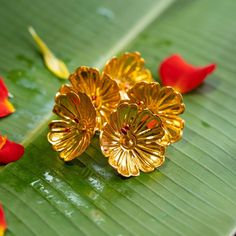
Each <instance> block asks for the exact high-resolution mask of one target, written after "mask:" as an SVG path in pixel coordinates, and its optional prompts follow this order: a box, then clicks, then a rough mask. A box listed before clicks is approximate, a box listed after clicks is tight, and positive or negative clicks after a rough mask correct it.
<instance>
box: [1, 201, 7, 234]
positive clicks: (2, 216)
mask: <svg viewBox="0 0 236 236" xmlns="http://www.w3.org/2000/svg"><path fill="white" fill-rule="evenodd" d="M6 228H7V222H6V219H5V215H4V211H3V207H2V205H1V204H0V236H3V235H4V232H5V230H6Z"/></svg>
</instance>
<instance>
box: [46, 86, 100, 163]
mask: <svg viewBox="0 0 236 236" xmlns="http://www.w3.org/2000/svg"><path fill="white" fill-rule="evenodd" d="M55 103H56V104H55V106H54V109H53V112H54V113H55V114H57V115H58V116H59V117H61V120H53V121H52V122H51V123H50V124H49V129H50V132H49V133H48V141H49V142H50V143H51V144H52V147H53V149H54V150H56V151H58V152H59V153H60V157H61V158H62V159H64V160H65V161H70V160H72V159H74V158H76V157H78V156H79V155H81V154H82V153H83V152H84V151H85V149H86V148H87V146H88V145H89V144H90V141H91V138H92V137H93V134H94V132H95V125H96V111H95V108H94V106H93V104H92V102H91V100H90V98H89V97H88V96H87V95H86V94H84V93H81V92H77V93H75V92H73V91H72V90H71V89H70V87H69V86H63V87H62V88H61V89H60V91H59V92H58V93H57V94H56V97H55Z"/></svg>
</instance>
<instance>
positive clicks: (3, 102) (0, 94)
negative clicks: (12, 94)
mask: <svg viewBox="0 0 236 236" xmlns="http://www.w3.org/2000/svg"><path fill="white" fill-rule="evenodd" d="M8 94H9V93H8V90H7V87H6V85H5V84H4V82H3V80H2V79H1V78H0V118H1V117H4V116H7V115H10V114H11V113H13V112H14V111H15V108H14V107H13V105H12V104H11V103H10V102H9V101H8Z"/></svg>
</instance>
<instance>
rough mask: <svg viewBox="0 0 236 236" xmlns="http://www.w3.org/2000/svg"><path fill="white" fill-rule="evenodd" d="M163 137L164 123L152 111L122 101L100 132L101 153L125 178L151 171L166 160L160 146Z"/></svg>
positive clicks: (162, 148)
mask: <svg viewBox="0 0 236 236" xmlns="http://www.w3.org/2000/svg"><path fill="white" fill-rule="evenodd" d="M163 135H164V130H163V128H162V125H161V120H160V118H159V117H158V116H155V115H154V114H153V113H152V112H151V111H150V110H148V109H143V110H142V111H139V107H138V106H137V105H136V104H134V103H128V102H122V103H121V104H120V105H119V106H118V108H117V111H115V112H113V113H112V114H111V117H110V120H109V122H108V123H107V124H106V125H105V126H104V127H103V129H102V132H101V133H100V144H101V149H102V152H103V154H104V155H105V156H107V157H108V158H109V164H110V165H111V166H113V167H114V168H115V169H117V171H118V173H120V174H121V175H123V176H126V177H129V176H137V175H139V173H140V170H141V171H144V172H150V171H153V170H154V169H155V168H156V167H158V166H160V165H161V164H162V163H163V162H164V160H165V157H164V153H165V148H164V147H163V146H162V145H160V144H159V143H158V140H160V139H161V138H162V137H163Z"/></svg>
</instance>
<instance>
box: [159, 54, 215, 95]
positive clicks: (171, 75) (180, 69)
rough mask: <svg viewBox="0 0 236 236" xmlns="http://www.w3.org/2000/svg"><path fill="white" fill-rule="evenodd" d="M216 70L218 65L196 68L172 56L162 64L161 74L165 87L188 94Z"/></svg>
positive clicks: (178, 57)
mask: <svg viewBox="0 0 236 236" xmlns="http://www.w3.org/2000/svg"><path fill="white" fill-rule="evenodd" d="M215 68H216V64H210V65H207V66H205V67H195V66H192V65H190V64H188V63H187V62H185V61H184V60H183V59H182V58H181V57H180V56H179V55H172V56H170V57H168V58H167V59H165V60H164V61H163V62H162V63H161V65H160V69H159V74H160V78H161V81H162V83H163V85H164V86H172V87H174V88H175V89H176V90H178V91H179V92H181V93H187V92H190V91H191V90H193V89H195V88H196V87H198V86H199V85H200V84H201V83H202V82H203V80H204V79H206V77H207V75H209V74H210V73H212V72H213V71H214V70H215Z"/></svg>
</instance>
